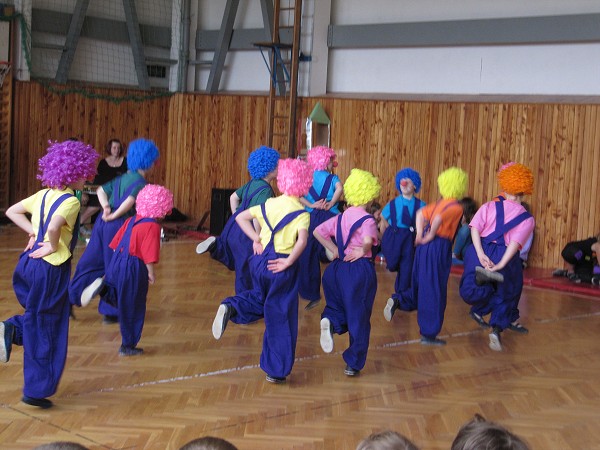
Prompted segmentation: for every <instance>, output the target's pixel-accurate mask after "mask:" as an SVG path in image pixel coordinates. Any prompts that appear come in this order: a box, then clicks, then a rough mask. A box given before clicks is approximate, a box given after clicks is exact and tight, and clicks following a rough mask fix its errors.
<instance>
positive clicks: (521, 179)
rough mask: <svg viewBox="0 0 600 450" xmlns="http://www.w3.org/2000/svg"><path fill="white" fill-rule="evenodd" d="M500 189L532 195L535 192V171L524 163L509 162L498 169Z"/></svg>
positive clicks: (508, 192)
mask: <svg viewBox="0 0 600 450" xmlns="http://www.w3.org/2000/svg"><path fill="white" fill-rule="evenodd" d="M498 183H499V184H500V189H502V191H503V192H506V193H507V194H510V195H516V196H521V195H530V194H532V193H533V173H532V172H531V170H530V169H529V168H528V167H526V166H524V165H523V164H518V163H516V162H509V163H507V164H504V165H503V166H502V167H500V170H499V171H498Z"/></svg>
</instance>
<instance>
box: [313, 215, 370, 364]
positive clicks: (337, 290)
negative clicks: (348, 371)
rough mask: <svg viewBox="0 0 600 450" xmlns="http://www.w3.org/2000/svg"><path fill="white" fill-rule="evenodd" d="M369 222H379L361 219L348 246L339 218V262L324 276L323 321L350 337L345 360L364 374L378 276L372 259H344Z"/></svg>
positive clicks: (339, 332)
mask: <svg viewBox="0 0 600 450" xmlns="http://www.w3.org/2000/svg"><path fill="white" fill-rule="evenodd" d="M367 219H373V220H375V219H374V218H373V216H371V215H370V214H366V215H364V216H363V217H361V218H360V219H358V220H357V221H356V222H354V224H352V227H351V228H350V231H349V233H348V237H347V239H346V242H344V238H343V236H342V226H341V223H342V215H341V214H340V215H339V216H338V223H337V232H336V242H337V246H338V254H339V258H336V259H334V260H333V261H332V262H331V264H329V265H328V266H327V268H326V269H325V272H324V273H323V292H324V294H325V300H326V305H325V309H324V310H323V314H322V315H321V318H324V317H327V318H328V319H329V321H330V323H331V325H332V326H333V332H334V333H336V334H344V333H346V332H348V333H349V334H350V346H349V347H348V348H347V349H346V350H345V351H344V354H343V355H342V356H343V358H344V361H345V362H346V364H348V365H349V366H350V367H351V368H353V369H355V370H361V369H362V368H363V367H364V366H365V362H366V360H367V352H368V350H369V338H370V336H371V312H372V311H373V302H374V301H375V294H376V293H377V276H376V274H375V267H374V266H373V262H372V261H371V259H370V258H366V257H364V258H360V259H358V260H356V261H353V262H346V261H344V260H343V259H344V250H346V247H348V244H349V243H350V238H351V237H352V235H353V234H354V233H355V232H356V230H358V229H359V228H360V226H361V225H362V224H363V222H364V221H365V220H367Z"/></svg>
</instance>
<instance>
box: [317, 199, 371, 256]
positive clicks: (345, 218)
mask: <svg viewBox="0 0 600 450" xmlns="http://www.w3.org/2000/svg"><path fill="white" fill-rule="evenodd" d="M366 215H368V214H367V212H366V211H365V210H364V209H362V208H358V207H356V206H351V207H350V208H348V209H347V210H346V211H344V213H343V215H342V237H343V238H344V242H346V239H348V233H349V231H350V227H352V225H353V224H354V223H355V222H356V221H357V220H358V219H360V218H361V217H363V216H366ZM337 223H338V216H335V217H332V218H331V219H329V220H326V221H325V222H323V223H322V224H321V225H319V226H318V227H317V228H316V229H315V231H316V232H317V233H319V235H321V236H322V237H324V238H326V239H327V238H329V237H335V236H336V234H337ZM365 236H370V237H371V238H372V239H373V245H377V244H378V242H377V222H375V219H373V218H372V217H371V218H370V219H367V220H365V221H364V222H363V223H362V225H361V226H360V227H359V228H358V230H356V232H355V233H354V234H353V235H352V237H351V238H350V243H349V244H348V246H347V247H346V250H345V252H344V254H345V255H347V254H349V253H350V251H351V250H352V248H354V247H362V245H363V238H364V237H365ZM365 257H367V258H370V257H371V251H369V252H368V253H367V254H366V255H365Z"/></svg>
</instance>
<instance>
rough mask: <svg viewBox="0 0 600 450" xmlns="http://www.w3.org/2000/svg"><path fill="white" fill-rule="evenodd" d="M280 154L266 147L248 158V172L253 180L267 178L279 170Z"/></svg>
mask: <svg viewBox="0 0 600 450" xmlns="http://www.w3.org/2000/svg"><path fill="white" fill-rule="evenodd" d="M278 162H279V152H278V151H277V150H275V149H272V148H271V147H266V146H264V145H262V146H260V147H258V148H257V149H256V150H254V151H253V152H252V153H250V156H249V157H248V172H250V177H251V178H252V179H253V180H259V179H261V178H264V177H266V176H267V175H268V174H269V173H271V172H273V171H274V170H275V169H277V163H278Z"/></svg>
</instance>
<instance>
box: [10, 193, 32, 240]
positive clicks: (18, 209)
mask: <svg viewBox="0 0 600 450" xmlns="http://www.w3.org/2000/svg"><path fill="white" fill-rule="evenodd" d="M26 214H27V210H26V209H25V207H24V206H23V204H22V203H21V202H19V203H15V204H14V205H12V206H11V207H10V208H8V209H7V210H6V217H8V218H9V219H10V220H12V221H13V223H14V224H15V225H16V226H18V227H19V228H20V229H21V230H23V231H24V232H25V233H27V234H28V235H29V242H28V243H27V247H25V251H27V250H29V249H31V248H32V247H33V244H34V242H35V233H34V231H33V225H32V224H31V222H30V221H29V219H28V218H27V216H26Z"/></svg>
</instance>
